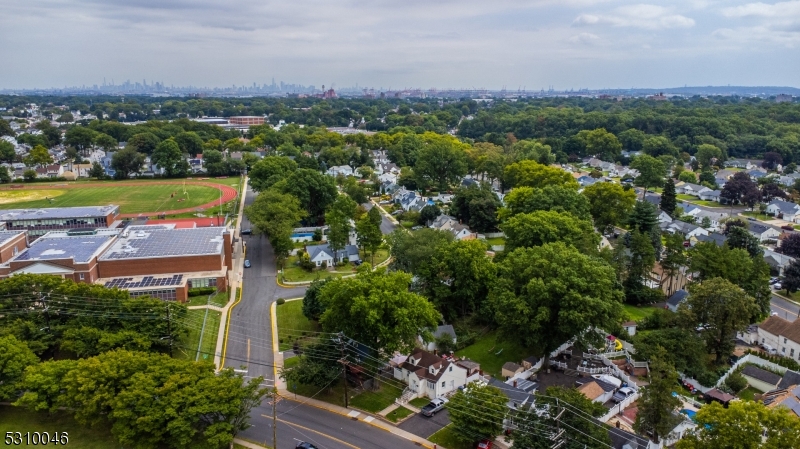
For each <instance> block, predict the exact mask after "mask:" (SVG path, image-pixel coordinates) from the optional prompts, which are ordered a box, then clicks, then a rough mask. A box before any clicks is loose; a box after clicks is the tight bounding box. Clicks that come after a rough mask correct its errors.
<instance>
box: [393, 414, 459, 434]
mask: <svg viewBox="0 0 800 449" xmlns="http://www.w3.org/2000/svg"><path fill="white" fill-rule="evenodd" d="M448 424H450V413H449V412H448V411H447V410H442V411H441V412H439V413H437V414H435V415H433V416H432V417H430V418H428V417H425V416H422V414H421V413H417V414H416V415H414V416H412V417H411V418H408V419H407V420H405V421H403V422H402V423H400V425H399V426H397V427H399V428H401V429H403V430H405V431H406V432H410V433H413V434H414V435H416V436H418V437H422V438H425V439H427V438H428V437H429V436H431V435H433V434H434V433H436V432H438V431H439V430H440V429H441V428H442V427H444V426H446V425H448Z"/></svg>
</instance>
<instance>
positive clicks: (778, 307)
mask: <svg viewBox="0 0 800 449" xmlns="http://www.w3.org/2000/svg"><path fill="white" fill-rule="evenodd" d="M770 306H772V307H775V308H777V309H781V310H783V311H785V312H789V313H791V314H792V315H797V312H795V311H792V310H789V309H784V308H783V307H781V306H776V305H775V304H772V303H770Z"/></svg>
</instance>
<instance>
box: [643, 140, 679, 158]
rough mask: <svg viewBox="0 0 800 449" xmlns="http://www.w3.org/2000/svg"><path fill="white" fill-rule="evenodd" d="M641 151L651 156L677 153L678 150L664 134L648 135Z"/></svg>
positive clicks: (675, 154) (674, 154)
mask: <svg viewBox="0 0 800 449" xmlns="http://www.w3.org/2000/svg"><path fill="white" fill-rule="evenodd" d="M642 151H644V152H645V153H646V154H647V155H650V156H653V157H658V156H664V155H669V156H677V155H678V151H677V149H676V148H675V146H674V145H672V142H670V141H669V139H668V138H666V137H664V136H650V137H647V138H645V139H644V143H643V144H642Z"/></svg>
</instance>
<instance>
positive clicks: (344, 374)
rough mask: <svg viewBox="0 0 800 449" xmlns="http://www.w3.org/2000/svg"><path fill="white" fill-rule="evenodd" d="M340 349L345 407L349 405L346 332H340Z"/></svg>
mask: <svg viewBox="0 0 800 449" xmlns="http://www.w3.org/2000/svg"><path fill="white" fill-rule="evenodd" d="M339 351H340V352H341V356H342V358H341V359H339V363H341V364H342V377H343V378H344V408H347V407H348V398H347V364H348V362H347V359H346V358H345V357H344V333H342V332H339Z"/></svg>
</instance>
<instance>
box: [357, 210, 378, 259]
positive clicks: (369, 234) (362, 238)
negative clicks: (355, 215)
mask: <svg viewBox="0 0 800 449" xmlns="http://www.w3.org/2000/svg"><path fill="white" fill-rule="evenodd" d="M376 216H377V217H376ZM381 220H382V219H381V213H380V211H379V210H378V208H377V207H373V208H372V209H370V210H369V212H368V213H367V216H365V217H364V218H362V219H361V220H358V223H356V234H357V235H358V246H360V247H362V248H364V251H366V252H368V253H369V254H370V255H371V257H372V265H375V253H376V252H377V251H378V249H379V248H380V247H381V245H383V233H382V232H381Z"/></svg>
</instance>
